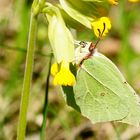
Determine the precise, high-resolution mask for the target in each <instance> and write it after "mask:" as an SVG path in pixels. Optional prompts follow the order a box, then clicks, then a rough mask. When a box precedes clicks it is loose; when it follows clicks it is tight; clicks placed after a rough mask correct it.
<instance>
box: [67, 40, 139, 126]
mask: <svg viewBox="0 0 140 140" xmlns="http://www.w3.org/2000/svg"><path fill="white" fill-rule="evenodd" d="M97 44H98V42H97V43H96V44H93V43H92V42H84V41H80V42H77V48H76V51H75V53H76V56H75V58H76V63H77V64H78V70H77V74H76V84H75V85H74V86H73V90H71V91H73V93H74V94H73V95H74V97H73V98H74V100H75V103H76V105H77V106H78V107H79V109H80V112H81V114H82V115H83V116H85V117H87V118H88V119H90V120H91V121H92V122H93V123H97V122H108V121H119V122H123V123H128V124H131V125H135V126H139V122H140V104H139V103H140V99H139V97H138V96H137V95H136V92H135V91H134V89H133V88H132V87H131V86H130V85H129V84H128V83H127V81H126V80H125V78H124V76H123V75H122V74H121V72H120V71H119V69H118V68H117V67H116V66H115V64H114V63H113V62H112V61H111V60H109V59H108V58H107V57H106V56H104V55H103V54H101V53H99V52H98V51H97V49H96V46H97ZM67 96H69V94H67ZM67 98H69V97H67ZM72 107H73V108H75V106H72ZM75 109H77V108H75Z"/></svg>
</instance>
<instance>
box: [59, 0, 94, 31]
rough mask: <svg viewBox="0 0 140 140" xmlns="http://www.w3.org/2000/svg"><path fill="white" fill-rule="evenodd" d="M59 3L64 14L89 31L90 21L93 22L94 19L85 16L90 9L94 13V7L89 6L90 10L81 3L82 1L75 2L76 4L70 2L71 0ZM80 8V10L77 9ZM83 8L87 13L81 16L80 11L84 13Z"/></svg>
mask: <svg viewBox="0 0 140 140" xmlns="http://www.w3.org/2000/svg"><path fill="white" fill-rule="evenodd" d="M59 1H60V4H61V6H62V8H63V9H64V10H65V11H66V13H67V14H68V15H69V16H71V17H72V18H73V19H75V20H76V21H78V22H80V23H81V24H83V25H84V26H86V27H87V28H90V29H91V20H93V18H94V17H93V16H92V18H91V17H90V16H87V15H88V12H89V11H90V9H92V10H93V11H96V10H95V7H94V8H93V6H92V7H91V5H90V8H89V5H86V6H85V5H83V4H85V3H83V2H82V1H76V2H75V1H72V0H59ZM74 3H75V4H74ZM77 6H78V7H77ZM80 7H81V8H82V9H79V8H80ZM85 8H86V11H87V13H86V14H83V13H82V12H81V11H85ZM87 9H88V10H87Z"/></svg>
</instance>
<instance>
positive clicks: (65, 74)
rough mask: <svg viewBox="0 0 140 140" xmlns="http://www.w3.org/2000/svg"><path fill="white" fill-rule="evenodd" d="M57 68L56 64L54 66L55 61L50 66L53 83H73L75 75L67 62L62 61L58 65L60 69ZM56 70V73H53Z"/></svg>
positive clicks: (62, 84) (70, 84) (65, 84)
mask: <svg viewBox="0 0 140 140" xmlns="http://www.w3.org/2000/svg"><path fill="white" fill-rule="evenodd" d="M57 70H58V64H57V67H56V63H55V64H53V65H52V67H51V74H52V75H54V80H53V84H54V85H61V86H73V85H74V83H75V77H74V75H73V74H72V72H71V71H70V69H69V63H68V62H66V61H63V62H62V63H61V66H60V70H59V71H57ZM56 71H57V73H55V72H56Z"/></svg>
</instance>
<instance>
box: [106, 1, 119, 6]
mask: <svg viewBox="0 0 140 140" xmlns="http://www.w3.org/2000/svg"><path fill="white" fill-rule="evenodd" d="M108 2H109V3H110V4H113V5H117V4H118V0H108Z"/></svg>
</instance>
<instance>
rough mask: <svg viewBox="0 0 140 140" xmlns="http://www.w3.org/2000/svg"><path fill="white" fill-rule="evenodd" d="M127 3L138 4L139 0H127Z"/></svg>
mask: <svg viewBox="0 0 140 140" xmlns="http://www.w3.org/2000/svg"><path fill="white" fill-rule="evenodd" d="M128 1H129V2H139V0H128Z"/></svg>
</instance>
